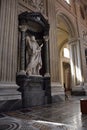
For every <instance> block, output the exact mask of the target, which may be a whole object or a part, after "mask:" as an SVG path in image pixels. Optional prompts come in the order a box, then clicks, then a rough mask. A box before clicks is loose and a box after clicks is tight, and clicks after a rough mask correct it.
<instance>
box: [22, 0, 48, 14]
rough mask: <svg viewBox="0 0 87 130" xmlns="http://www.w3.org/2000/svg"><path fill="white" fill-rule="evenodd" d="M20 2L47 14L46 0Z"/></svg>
mask: <svg viewBox="0 0 87 130" xmlns="http://www.w3.org/2000/svg"><path fill="white" fill-rule="evenodd" d="M19 3H21V4H22V5H24V6H26V7H28V8H30V9H31V10H32V11H37V12H41V13H42V14H46V0H19Z"/></svg>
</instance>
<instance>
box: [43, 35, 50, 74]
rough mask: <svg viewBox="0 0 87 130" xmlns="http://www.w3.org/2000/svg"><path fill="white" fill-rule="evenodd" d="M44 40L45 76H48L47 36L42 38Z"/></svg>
mask: <svg viewBox="0 0 87 130" xmlns="http://www.w3.org/2000/svg"><path fill="white" fill-rule="evenodd" d="M44 40H45V76H50V74H49V71H50V67H49V45H48V36H44Z"/></svg>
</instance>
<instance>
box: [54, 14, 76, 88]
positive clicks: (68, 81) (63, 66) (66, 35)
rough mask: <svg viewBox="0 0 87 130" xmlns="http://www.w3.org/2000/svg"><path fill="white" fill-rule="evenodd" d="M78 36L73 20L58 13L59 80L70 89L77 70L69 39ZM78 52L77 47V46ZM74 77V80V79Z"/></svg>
mask: <svg viewBox="0 0 87 130" xmlns="http://www.w3.org/2000/svg"><path fill="white" fill-rule="evenodd" d="M75 37H76V34H75V29H74V27H73V25H72V22H71V21H70V20H69V19H68V18H67V17H66V16H65V15H64V14H62V13H61V14H58V15H57V47H58V53H59V57H58V59H59V64H58V68H59V82H60V83H61V84H62V86H64V85H65V87H66V88H67V89H68V90H70V89H71V86H72V84H73V83H72V82H76V78H77V77H76V70H75V66H74V65H75V64H76V63H75V64H74V61H75V56H74V55H73V59H72V57H71V54H72V52H71V44H70V43H69V41H70V40H71V39H73V38H75ZM76 52H77V48H76ZM71 61H72V62H73V71H74V72H75V74H74V76H73V74H72V66H71ZM76 68H77V66H76ZM72 77H73V78H74V81H73V80H72Z"/></svg>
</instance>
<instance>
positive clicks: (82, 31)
mask: <svg viewBox="0 0 87 130" xmlns="http://www.w3.org/2000/svg"><path fill="white" fill-rule="evenodd" d="M75 4H76V12H77V16H78V17H77V24H78V35H79V41H80V48H81V64H82V77H83V81H84V82H87V65H86V59H85V48H87V34H86V33H87V20H86V17H85V19H83V18H82V16H81V11H80V6H81V5H82V4H81V3H79V2H76V3H75Z"/></svg>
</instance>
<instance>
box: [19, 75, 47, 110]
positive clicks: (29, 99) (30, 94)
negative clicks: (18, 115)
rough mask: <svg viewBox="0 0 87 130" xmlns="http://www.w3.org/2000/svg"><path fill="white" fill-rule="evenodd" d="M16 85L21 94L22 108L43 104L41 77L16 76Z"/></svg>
mask: <svg viewBox="0 0 87 130" xmlns="http://www.w3.org/2000/svg"><path fill="white" fill-rule="evenodd" d="M17 83H18V84H19V86H20V88H19V91H21V92H22V105H23V107H24V108H28V107H31V106H39V105H43V104H44V103H45V92H44V90H43V77H42V76H38V75H37V76H26V75H25V76H23V75H19V76H17Z"/></svg>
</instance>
